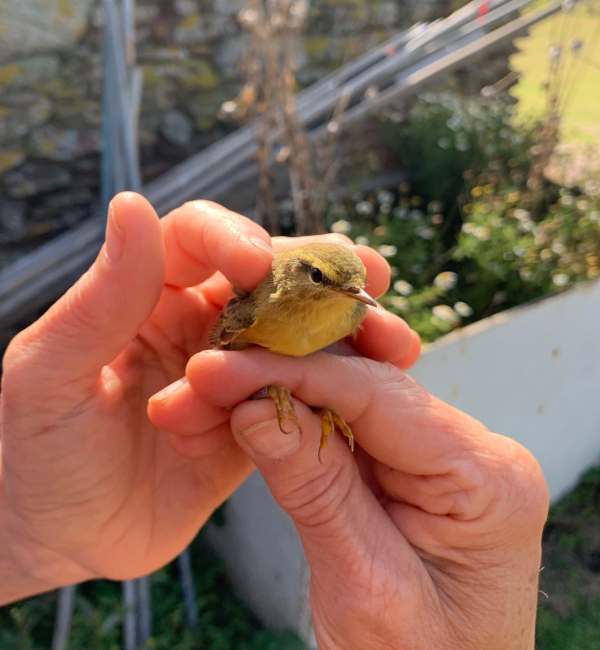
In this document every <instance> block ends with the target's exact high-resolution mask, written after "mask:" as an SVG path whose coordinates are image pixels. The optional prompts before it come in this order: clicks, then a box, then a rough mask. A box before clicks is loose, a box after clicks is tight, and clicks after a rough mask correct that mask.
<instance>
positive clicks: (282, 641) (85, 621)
mask: <svg viewBox="0 0 600 650" xmlns="http://www.w3.org/2000/svg"><path fill="white" fill-rule="evenodd" d="M192 560H193V568H194V574H195V579H196V590H197V607H198V614H199V625H198V629H197V630H193V631H192V630H190V629H189V628H187V627H186V626H185V624H184V610H183V604H182V597H181V585H180V583H179V580H178V579H177V572H176V570H175V567H174V566H173V565H171V566H169V567H167V568H165V569H163V570H161V571H159V572H157V573H155V574H154V575H153V576H152V583H151V584H152V613H153V630H154V634H153V636H152V638H151V640H150V642H149V643H148V646H147V650H305V646H304V645H303V644H302V643H301V642H300V641H299V640H298V639H297V638H296V637H295V636H294V635H293V634H291V633H287V632H275V631H271V630H265V629H263V628H261V626H260V625H259V623H258V621H257V620H256V619H255V618H254V617H253V616H252V614H251V613H250V612H249V611H248V610H247V609H246V608H245V607H244V606H243V605H242V604H241V603H240V601H238V600H237V598H236V597H235V596H234V594H233V592H232V589H231V586H230V585H229V583H228V581H227V578H226V575H225V570H224V567H223V564H222V562H220V561H219V560H217V559H216V558H215V557H214V556H213V555H212V554H211V553H210V551H209V550H208V549H207V548H206V547H205V546H204V544H202V541H201V540H199V541H198V540H197V541H196V542H195V543H194V545H193V546H192ZM55 611H56V594H54V593H53V594H46V595H43V596H38V597H36V598H30V599H28V600H25V601H22V602H20V603H16V604H14V605H12V606H8V607H4V608H0V649H1V650H48V648H49V647H50V645H51V638H52V626H53V623H54V615H55ZM122 613H123V612H122V609H121V585H120V583H115V582H109V581H107V580H99V581H95V582H90V583H86V584H84V585H81V586H80V587H78V589H77V600H76V604H75V614H74V619H73V630H72V633H71V637H70V645H69V648H71V649H72V650H84V649H85V650H119V649H120V648H121V647H122V643H121V626H122Z"/></svg>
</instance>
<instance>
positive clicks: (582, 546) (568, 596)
mask: <svg viewBox="0 0 600 650" xmlns="http://www.w3.org/2000/svg"><path fill="white" fill-rule="evenodd" d="M543 565H544V569H543V571H542V574H541V585H540V586H541V589H542V596H541V599H540V600H541V602H540V607H539V610H538V625H537V643H536V648H537V649H538V650H584V649H585V650H587V648H598V647H600V580H598V573H599V572H600V468H598V467H596V468H593V469H591V470H589V471H588V472H587V473H586V474H585V475H584V476H583V478H582V479H581V481H580V483H579V485H578V486H577V487H576V488H575V489H574V490H573V491H572V492H570V493H569V494H568V495H566V496H565V497H564V498H563V499H562V500H560V501H559V502H558V503H556V504H555V505H554V506H553V507H552V509H551V511H550V517H549V519H548V524H547V526H546V531H545V534H544V547H543Z"/></svg>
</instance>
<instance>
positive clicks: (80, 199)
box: [31, 187, 95, 222]
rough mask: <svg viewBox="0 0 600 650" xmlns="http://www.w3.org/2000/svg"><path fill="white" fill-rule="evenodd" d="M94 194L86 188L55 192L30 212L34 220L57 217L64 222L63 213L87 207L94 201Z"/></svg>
mask: <svg viewBox="0 0 600 650" xmlns="http://www.w3.org/2000/svg"><path fill="white" fill-rule="evenodd" d="M94 198H95V197H94V194H93V193H92V192H91V191H90V190H89V189H87V188H79V187H73V188H69V189H67V190H63V191H61V192H55V193H53V194H49V195H48V196H46V197H44V198H43V200H42V201H41V202H40V204H39V205H37V206H36V207H35V208H33V210H32V211H31V216H32V218H33V219H35V220H40V219H45V218H50V217H52V218H55V217H59V218H60V219H59V220H60V221H61V222H62V221H63V220H64V213H65V212H67V211H69V210H71V209H72V208H74V207H77V206H85V205H89V204H91V203H92V202H93V200H94Z"/></svg>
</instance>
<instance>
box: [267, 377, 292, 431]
mask: <svg viewBox="0 0 600 650" xmlns="http://www.w3.org/2000/svg"><path fill="white" fill-rule="evenodd" d="M265 390H266V393H267V395H268V396H269V397H270V398H271V399H272V400H273V403H274V404H275V410H276V411H277V422H278V424H279V430H280V431H281V433H285V434H290V433H292V432H293V431H294V429H297V430H300V423H299V422H298V416H297V415H296V410H295V409H294V403H293V402H292V395H291V393H290V391H289V390H288V389H287V388H284V387H283V386H274V385H273V386H267V387H266V389H265ZM286 423H287V424H288V425H289V424H290V423H291V424H292V425H293V428H292V429H290V428H286V427H285V426H284V425H285V424H286Z"/></svg>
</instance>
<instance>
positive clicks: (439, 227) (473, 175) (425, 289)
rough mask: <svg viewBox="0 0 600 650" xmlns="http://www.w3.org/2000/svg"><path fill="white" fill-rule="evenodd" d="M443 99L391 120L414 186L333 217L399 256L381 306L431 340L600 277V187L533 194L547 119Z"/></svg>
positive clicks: (356, 200) (336, 225) (359, 202)
mask: <svg viewBox="0 0 600 650" xmlns="http://www.w3.org/2000/svg"><path fill="white" fill-rule="evenodd" d="M438 101H439V103H436V102H435V101H434V99H432V98H429V99H428V100H427V101H421V102H419V103H418V104H417V106H416V108H415V110H414V112H413V114H412V115H411V118H410V119H409V120H408V122H407V123H405V124H393V123H391V122H388V123H386V124H385V126H384V128H385V131H386V137H387V139H388V141H389V142H391V143H392V144H393V146H394V147H396V148H397V150H398V152H399V156H400V157H401V158H402V159H403V160H404V161H405V169H406V170H407V172H408V173H409V175H410V183H408V182H407V183H403V184H401V185H400V186H399V187H397V188H388V189H385V190H382V191H379V192H376V193H372V194H369V195H366V196H356V197H353V199H352V201H348V202H346V203H341V204H338V205H334V206H332V208H331V211H330V215H329V219H330V227H331V229H332V230H334V231H338V232H344V233H346V234H348V235H350V236H351V237H353V238H354V239H355V240H356V241H357V242H359V243H363V244H369V245H372V246H374V247H376V248H378V249H379V251H380V252H381V253H382V254H383V255H384V256H385V257H386V258H387V259H388V261H389V263H390V265H391V267H392V275H393V285H392V288H391V290H390V292H389V293H388V294H387V296H385V297H384V298H383V299H382V302H383V304H384V305H385V306H386V307H388V308H389V309H390V310H391V311H393V312H395V313H397V314H399V315H401V316H402V317H403V318H404V319H405V320H406V321H407V322H408V323H409V324H410V325H411V326H412V327H413V328H414V329H416V330H417V331H418V332H419V333H420V334H421V336H422V338H423V339H424V340H425V341H433V340H434V339H436V338H437V337H439V336H441V335H443V334H446V333H448V332H450V331H451V330H453V329H455V328H456V327H458V326H459V325H461V324H466V323H469V322H472V321H475V320H478V319H480V318H483V317H486V316H489V315H491V314H493V313H495V312H497V311H499V310H502V309H506V308H509V307H513V306H515V305H519V304H523V303H524V302H528V301H530V300H534V299H537V298H541V297H543V296H546V295H549V294H552V293H555V292H557V291H560V290H562V289H564V288H565V287H568V286H570V285H572V284H573V283H574V282H577V281H580V280H586V279H594V278H596V277H598V275H600V183H598V182H595V181H590V182H588V183H587V184H586V186H585V188H583V189H578V190H568V189H565V188H558V187H556V186H553V185H552V184H550V183H547V182H546V183H545V185H543V186H542V188H541V190H539V189H537V190H536V191H535V192H534V191H532V190H529V189H528V183H527V179H528V177H529V174H530V170H531V166H532V163H533V156H534V152H535V148H536V143H535V130H536V128H537V125H534V124H518V123H515V122H514V120H513V109H512V106H510V105H508V104H506V103H503V102H499V103H496V104H488V103H482V102H481V100H473V99H472V100H458V99H451V98H449V96H447V95H443V96H441V98H439V100H438ZM441 139H444V142H446V141H447V142H448V143H449V144H448V146H445V145H444V146H441V145H440V140H441ZM461 143H463V144H461ZM463 145H464V146H463Z"/></svg>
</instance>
